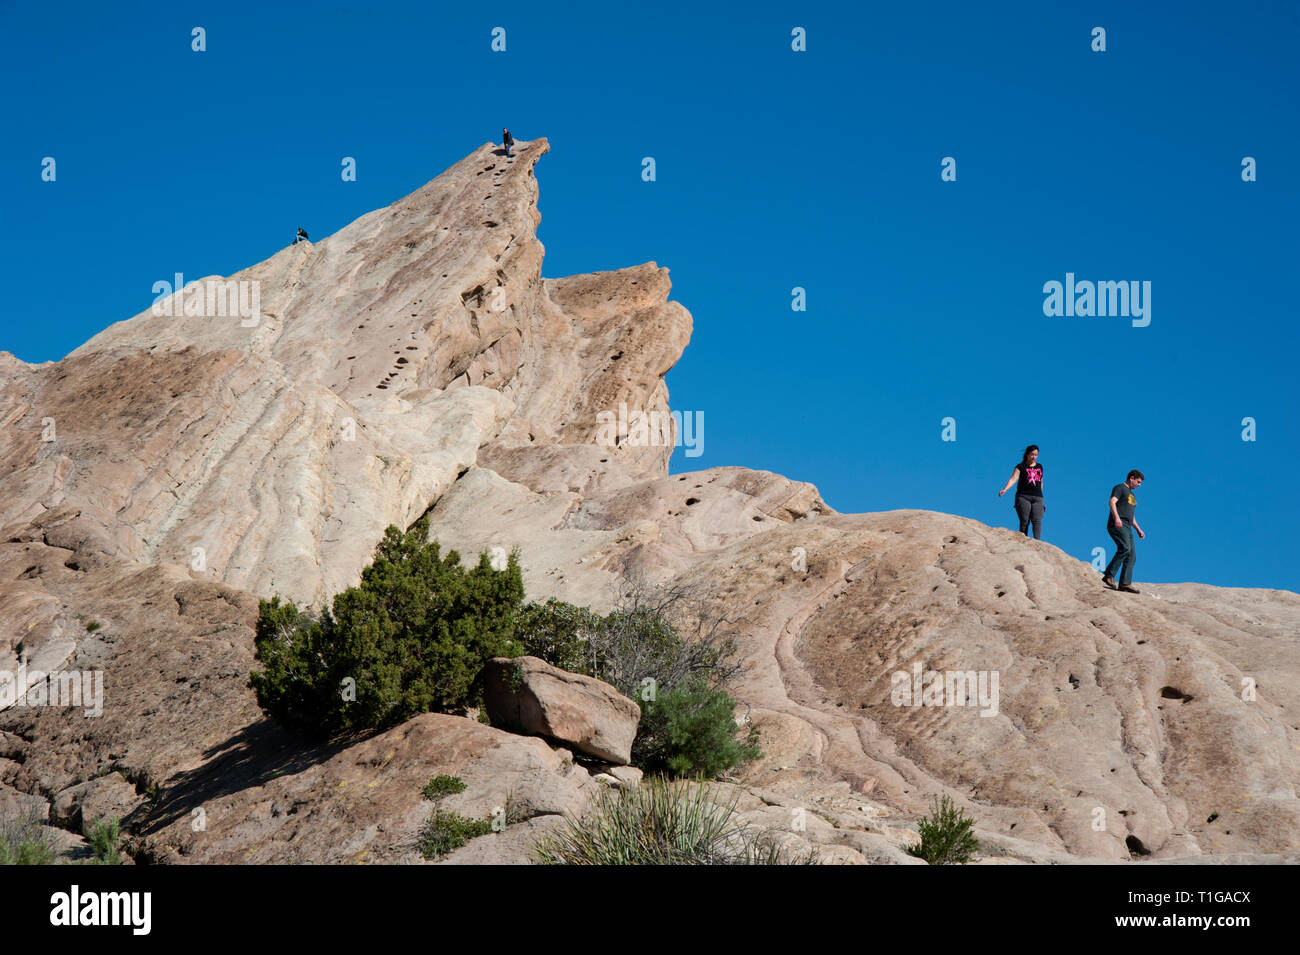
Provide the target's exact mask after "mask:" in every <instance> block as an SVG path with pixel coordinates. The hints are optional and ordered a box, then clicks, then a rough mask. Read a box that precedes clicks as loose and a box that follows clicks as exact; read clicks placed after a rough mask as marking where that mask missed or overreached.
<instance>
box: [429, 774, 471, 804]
mask: <svg viewBox="0 0 1300 955" xmlns="http://www.w3.org/2000/svg"><path fill="white" fill-rule="evenodd" d="M464 791H465V783H464V781H463V780H462V779H461V778H460V777H459V776H434V777H433V778H432V779H430V780H429V781H428V782H427V783H426V784H425V786H424V798H425V799H439V798H441V797H442V796H453V795H455V794H456V793H463V792H464Z"/></svg>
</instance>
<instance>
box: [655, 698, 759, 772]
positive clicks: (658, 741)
mask: <svg viewBox="0 0 1300 955" xmlns="http://www.w3.org/2000/svg"><path fill="white" fill-rule="evenodd" d="M641 707H642V709H641V726H640V729H639V731H638V733H637V737H636V739H635V740H634V741H633V743H632V761H633V763H635V764H636V765H637V766H640V767H641V768H642V769H644V770H646V771H647V772H669V773H672V774H673V775H675V776H700V777H705V778H708V779H716V778H717V777H718V776H720V775H722V774H723V773H725V772H727V771H728V770H731V769H733V768H735V767H736V766H737V765H738V764H739V763H741V762H742V761H744V760H749V759H757V758H758V757H760V756H761V755H762V752H761V751H760V750H759V748H758V730H757V729H756V728H754V727H751V728H750V730H749V733H748V735H747V737H746V738H745V740H744V742H741V741H740V740H738V739H737V738H736V732H737V727H736V721H735V717H734V716H733V713H734V711H735V707H736V702H735V700H733V699H732V698H731V696H730V695H728V694H727V692H726V691H725V690H720V689H711V688H710V687H709V686H708V684H707V683H706V682H705V680H704V679H703V677H699V676H695V677H691V678H689V679H688V680H687V681H686V682H685V683H684V684H682V685H681V686H678V687H677V688H676V689H672V690H669V691H668V692H667V693H660V694H659V695H658V696H657V698H656V699H654V700H648V701H645V702H643V703H642V704H641Z"/></svg>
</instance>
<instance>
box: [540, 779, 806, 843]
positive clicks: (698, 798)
mask: <svg viewBox="0 0 1300 955" xmlns="http://www.w3.org/2000/svg"><path fill="white" fill-rule="evenodd" d="M735 807H736V797H734V796H733V797H732V799H731V801H730V802H728V803H726V804H724V805H717V804H715V803H713V802H710V801H709V799H708V798H707V793H706V792H705V789H704V787H703V786H701V785H698V784H689V783H674V782H672V781H669V780H666V779H664V778H662V777H647V778H646V779H644V780H642V782H641V784H640V785H638V786H636V787H634V788H632V789H612V788H611V789H605V790H603V791H602V792H601V793H600V795H599V796H598V797H597V798H596V802H595V804H594V806H593V807H592V808H591V810H590V812H589V813H588V814H587V815H586V816H584V817H582V818H577V817H574V816H572V815H570V816H567V817H566V818H565V822H564V825H563V826H562V827H560V829H559V830H558V831H556V832H553V833H552V834H551V835H549V836H546V837H544V838H543V839H541V840H540V841H539V842H537V843H536V844H535V845H534V847H533V854H534V856H535V858H536V859H537V861H538V862H540V863H542V864H543V865H783V864H789V863H791V862H802V863H813V862H816V861H817V855H816V851H815V850H811V851H809V852H808V853H806V854H804V855H801V856H794V855H791V854H789V853H787V852H786V851H785V850H783V849H781V848H780V846H779V844H778V843H777V841H776V840H775V839H774V838H772V836H771V834H770V833H762V832H754V831H752V830H750V829H749V828H748V827H746V826H744V825H742V824H741V823H739V822H738V821H737V820H736V818H735Z"/></svg>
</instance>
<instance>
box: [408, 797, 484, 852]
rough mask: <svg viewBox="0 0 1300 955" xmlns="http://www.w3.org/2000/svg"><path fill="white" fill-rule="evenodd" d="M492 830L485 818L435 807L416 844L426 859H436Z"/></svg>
mask: <svg viewBox="0 0 1300 955" xmlns="http://www.w3.org/2000/svg"><path fill="white" fill-rule="evenodd" d="M491 831H492V823H491V822H490V821H489V820H487V819H470V818H468V817H466V816H462V815H460V814H458V813H454V812H447V811H446V810H443V809H435V810H434V812H433V815H431V816H430V817H429V818H428V820H427V821H426V822H425V824H424V826H423V827H422V828H421V829H420V838H419V842H418V843H417V845H418V846H419V849H420V854H421V855H423V856H424V857H425V858H426V859H438V858H441V857H442V856H444V855H446V854H447V853H448V852H451V850H453V849H459V848H460V847H461V846H463V845H464V844H465V843H467V842H469V840H471V839H474V838H477V837H478V836H485V835H487V834H488V833H489V832H491Z"/></svg>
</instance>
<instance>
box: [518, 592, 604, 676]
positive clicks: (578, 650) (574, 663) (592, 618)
mask: <svg viewBox="0 0 1300 955" xmlns="http://www.w3.org/2000/svg"><path fill="white" fill-rule="evenodd" d="M603 624H604V621H603V620H602V619H601V618H600V616H598V615H597V614H594V613H592V612H591V611H590V610H588V609H587V608H586V607H578V606H575V605H573V604H570V603H564V602H563V601H561V600H555V599H554V598H552V599H550V600H548V601H546V603H544V604H537V603H530V604H528V605H526V606H525V607H524V608H523V609H522V610H521V611H520V613H519V616H518V617H517V618H516V622H515V640H516V641H518V643H519V644H520V646H521V647H522V648H523V655H525V656H530V657H537V658H539V659H541V660H545V661H546V662H547V663H549V664H550V665H551V666H553V667H559V668H560V669H561V670H568V671H569V672H570V673H582V674H585V675H587V676H591V675H592V659H591V655H592V648H591V637H592V635H593V634H595V633H596V632H597V631H598V630H600V628H601V627H602V626H603Z"/></svg>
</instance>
